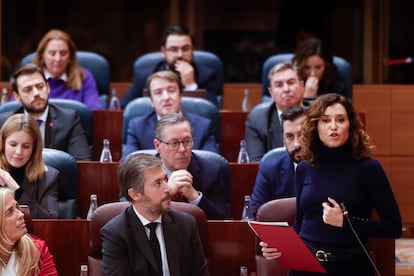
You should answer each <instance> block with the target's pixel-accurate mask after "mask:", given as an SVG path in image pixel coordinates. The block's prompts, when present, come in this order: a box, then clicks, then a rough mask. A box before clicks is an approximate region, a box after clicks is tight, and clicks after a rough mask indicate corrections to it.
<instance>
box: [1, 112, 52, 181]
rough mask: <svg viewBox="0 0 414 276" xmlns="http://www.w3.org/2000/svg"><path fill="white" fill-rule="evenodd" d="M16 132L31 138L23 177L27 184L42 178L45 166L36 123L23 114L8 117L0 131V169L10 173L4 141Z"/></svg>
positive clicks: (41, 143) (40, 138)
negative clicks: (30, 148) (31, 141)
mask: <svg viewBox="0 0 414 276" xmlns="http://www.w3.org/2000/svg"><path fill="white" fill-rule="evenodd" d="M17 131H24V132H25V133H27V134H29V135H30V136H31V137H32V138H33V149H32V154H31V156H30V159H29V161H28V162H27V164H26V171H25V176H26V177H27V179H28V180H29V182H34V181H36V180H39V179H41V178H42V176H43V174H44V173H45V171H46V166H45V163H44V161H43V157H42V149H43V142H42V137H41V134H40V130H39V126H38V125H37V122H36V121H35V120H34V119H33V118H32V117H31V116H30V115H25V114H14V115H12V116H11V117H9V118H8V119H7V120H6V122H4V124H3V126H2V127H1V129H0V168H1V169H3V170H5V171H10V169H11V166H10V164H9V162H7V159H6V154H5V147H6V139H7V137H9V136H10V135H12V134H13V133H15V132H17Z"/></svg>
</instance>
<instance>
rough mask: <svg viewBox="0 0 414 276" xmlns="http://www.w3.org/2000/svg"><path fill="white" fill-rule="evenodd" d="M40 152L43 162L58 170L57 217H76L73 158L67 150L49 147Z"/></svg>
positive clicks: (76, 181)
mask: <svg viewBox="0 0 414 276" xmlns="http://www.w3.org/2000/svg"><path fill="white" fill-rule="evenodd" d="M42 154H43V160H44V162H45V164H46V165H48V166H50V167H53V168H55V169H56V170H58V171H59V177H58V181H59V184H58V208H59V218H62V219H63V218H64V219H74V218H76V208H77V194H78V166H77V163H76V160H75V158H74V157H73V156H72V155H70V154H69V153H67V152H64V151H60V150H56V149H49V148H44V149H43V151H42Z"/></svg>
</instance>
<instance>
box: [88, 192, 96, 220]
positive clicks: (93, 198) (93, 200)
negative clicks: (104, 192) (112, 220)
mask: <svg viewBox="0 0 414 276" xmlns="http://www.w3.org/2000/svg"><path fill="white" fill-rule="evenodd" d="M97 208H98V198H97V196H96V194H91V203H90V204H89V210H88V215H87V216H86V219H87V220H91V219H92V215H93V213H94V212H95V210H96V209H97Z"/></svg>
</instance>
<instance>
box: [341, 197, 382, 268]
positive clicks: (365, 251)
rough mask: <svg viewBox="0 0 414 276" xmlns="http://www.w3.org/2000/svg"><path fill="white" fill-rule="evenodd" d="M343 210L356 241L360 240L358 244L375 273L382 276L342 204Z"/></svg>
mask: <svg viewBox="0 0 414 276" xmlns="http://www.w3.org/2000/svg"><path fill="white" fill-rule="evenodd" d="M341 209H342V213H343V216H344V217H345V218H346V220H347V221H348V224H349V226H350V227H351V230H352V233H354V235H355V237H356V239H357V240H358V243H359V244H360V245H361V247H362V249H363V250H364V253H365V255H367V257H368V260H369V261H370V262H371V265H372V267H373V268H374V269H375V272H376V273H377V275H378V276H381V273H380V272H379V270H378V267H377V266H376V264H375V262H374V260H373V259H372V258H371V255H370V254H369V252H368V251H367V249H366V248H365V246H364V244H363V243H362V241H361V239H360V238H359V236H358V234H357V232H356V231H355V229H354V226H353V225H352V223H351V220H350V219H349V217H348V210H347V209H346V207H345V204H343V203H341Z"/></svg>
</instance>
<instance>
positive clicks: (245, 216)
mask: <svg viewBox="0 0 414 276" xmlns="http://www.w3.org/2000/svg"><path fill="white" fill-rule="evenodd" d="M241 220H244V221H248V220H253V215H252V207H251V206H250V196H248V195H246V196H244V205H243V212H242V216H241Z"/></svg>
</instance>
